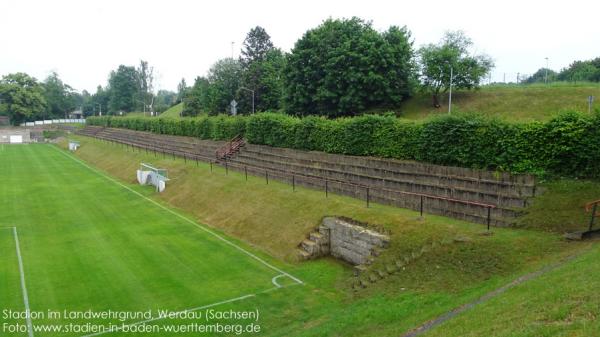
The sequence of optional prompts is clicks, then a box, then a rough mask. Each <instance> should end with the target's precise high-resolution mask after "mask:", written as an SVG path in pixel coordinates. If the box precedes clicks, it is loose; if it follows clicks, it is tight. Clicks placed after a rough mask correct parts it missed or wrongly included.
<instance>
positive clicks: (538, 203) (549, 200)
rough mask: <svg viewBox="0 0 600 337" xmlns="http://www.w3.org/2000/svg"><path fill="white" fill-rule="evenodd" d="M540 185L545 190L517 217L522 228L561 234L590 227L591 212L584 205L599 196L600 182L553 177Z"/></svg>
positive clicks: (599, 197)
mask: <svg viewBox="0 0 600 337" xmlns="http://www.w3.org/2000/svg"><path fill="white" fill-rule="evenodd" d="M541 188H542V190H543V193H542V194H541V195H538V196H537V197H536V198H535V199H533V204H532V205H531V206H530V207H528V208H527V213H526V214H525V215H524V216H522V217H521V218H520V219H519V220H518V225H519V226H520V227H523V228H532V229H541V230H544V231H549V232H555V233H561V234H562V233H567V232H575V231H582V230H587V228H588V225H589V222H590V213H587V212H585V210H584V208H585V204H586V203H588V202H590V201H594V200H598V199H600V181H589V180H572V179H563V180H554V181H549V182H545V183H542V184H541ZM596 226H598V225H596Z"/></svg>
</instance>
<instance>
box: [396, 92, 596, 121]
mask: <svg viewBox="0 0 600 337" xmlns="http://www.w3.org/2000/svg"><path fill="white" fill-rule="evenodd" d="M589 95H593V96H596V97H600V85H598V84H581V85H572V84H555V85H548V86H544V85H522V86H516V85H506V86H484V87H482V88H481V89H480V90H477V91H458V92H455V93H453V95H452V107H453V110H454V111H461V112H477V113H481V114H484V115H487V116H494V117H499V118H504V119H508V120H511V121H530V120H547V119H549V118H551V117H552V116H554V115H555V114H557V113H558V112H560V111H562V110H578V111H585V112H587V111H588V105H587V97H588V96H589ZM447 100H448V97H447V95H445V96H443V97H442V99H441V101H442V107H441V108H439V109H435V108H433V107H432V106H431V96H430V95H428V94H424V93H418V94H416V95H415V96H414V97H412V98H410V99H409V100H408V101H406V102H405V103H403V104H402V105H401V107H400V108H399V112H398V115H399V116H401V117H405V118H409V119H422V118H426V117H429V116H434V115H438V114H444V113H447V112H448V105H447ZM597 106H598V104H597V103H596V107H597Z"/></svg>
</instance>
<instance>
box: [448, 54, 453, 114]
mask: <svg viewBox="0 0 600 337" xmlns="http://www.w3.org/2000/svg"><path fill="white" fill-rule="evenodd" d="M453 76H454V73H453V70H452V66H450V92H449V94H448V114H450V113H451V112H452V77H453Z"/></svg>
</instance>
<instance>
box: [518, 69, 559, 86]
mask: <svg viewBox="0 0 600 337" xmlns="http://www.w3.org/2000/svg"><path fill="white" fill-rule="evenodd" d="M557 76H558V74H557V73H556V71H554V70H552V69H550V68H540V69H538V70H537V71H536V72H535V73H533V74H532V75H531V76H528V77H527V78H526V79H525V80H524V81H523V83H526V84H532V83H544V82H546V81H547V82H554V81H556V78H557Z"/></svg>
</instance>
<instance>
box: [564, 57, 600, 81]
mask: <svg viewBox="0 0 600 337" xmlns="http://www.w3.org/2000/svg"><path fill="white" fill-rule="evenodd" d="M556 77H557V78H558V79H559V80H561V81H570V82H576V81H590V82H600V57H599V58H596V59H593V60H589V61H575V62H573V63H571V64H570V65H569V66H568V67H567V68H565V69H563V70H561V72H560V73H559V74H558V75H557V76H556Z"/></svg>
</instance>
